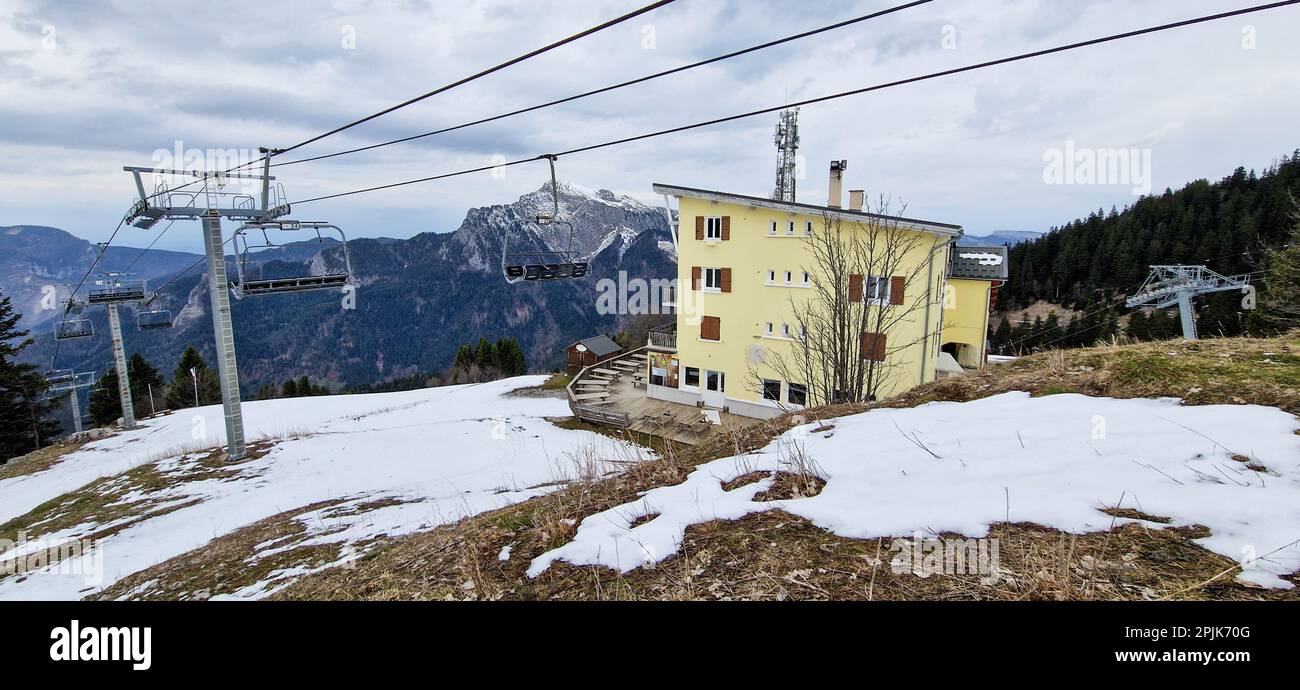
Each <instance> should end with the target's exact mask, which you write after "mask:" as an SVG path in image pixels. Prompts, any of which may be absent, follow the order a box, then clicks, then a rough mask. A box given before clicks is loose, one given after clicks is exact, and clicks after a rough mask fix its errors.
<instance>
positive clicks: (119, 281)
mask: <svg viewBox="0 0 1300 690" xmlns="http://www.w3.org/2000/svg"><path fill="white" fill-rule="evenodd" d="M147 298H148V297H147V295H146V294H145V283H144V281H143V280H136V279H133V278H130V277H128V276H127V274H125V273H101V274H100V275H99V277H98V278H96V279H95V282H94V283H93V284H92V285H90V286H88V287H87V288H86V297H85V302H84V304H81V305H80V306H79V307H74V305H75V304H76V299H77V296H76V295H72V296H71V297H69V298H68V308H69V309H70V310H71V309H84V308H86V307H96V306H102V307H104V308H105V310H106V311H108V330H109V335H110V336H111V337H112V342H113V363H114V366H115V367H116V369H117V393H118V396H119V397H120V398H121V400H122V428H123V429H134V428H135V408H134V407H133V406H132V403H131V381H130V380H129V379H128V378H127V373H126V345H125V342H124V341H123V339H122V317H121V315H120V314H119V313H118V310H117V308H118V306H120V305H123V304H135V305H139V304H140V303H142V302H143V301H144V300H145V299H147Z"/></svg>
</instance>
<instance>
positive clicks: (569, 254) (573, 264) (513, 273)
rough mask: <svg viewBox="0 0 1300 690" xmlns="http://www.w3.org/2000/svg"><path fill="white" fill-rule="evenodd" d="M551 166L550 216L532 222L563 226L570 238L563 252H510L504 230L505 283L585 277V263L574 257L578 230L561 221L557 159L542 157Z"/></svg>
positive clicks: (502, 247)
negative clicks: (556, 173) (556, 168)
mask: <svg viewBox="0 0 1300 690" xmlns="http://www.w3.org/2000/svg"><path fill="white" fill-rule="evenodd" d="M545 158H546V161H547V163H549V164H550V166H551V202H552V206H551V208H552V211H551V215H549V216H548V215H544V214H540V213H539V214H537V216H536V217H535V218H534V219H533V222H535V223H536V224H537V225H539V226H544V225H564V226H567V227H568V228H569V237H568V240H567V242H566V245H565V249H564V251H559V250H555V249H549V248H548V249H544V250H536V251H516V252H514V253H511V251H510V232H509V231H508V230H507V231H506V232H505V233H503V235H502V238H501V274H502V276H503V277H504V278H505V280H506V283H507V284H510V285H514V284H515V283H520V282H523V281H526V280H563V279H566V278H582V277H583V276H585V275H587V268H588V265H587V262H585V261H575V260H574V259H575V258H576V257H574V256H573V237H574V235H575V234H576V233H577V228H576V227H574V225H573V223H572V222H571V221H568V220H561V219H560V217H559V216H560V188H559V185H558V184H557V182H556V180H555V161H556V156H552V155H548V156H546V157H545Z"/></svg>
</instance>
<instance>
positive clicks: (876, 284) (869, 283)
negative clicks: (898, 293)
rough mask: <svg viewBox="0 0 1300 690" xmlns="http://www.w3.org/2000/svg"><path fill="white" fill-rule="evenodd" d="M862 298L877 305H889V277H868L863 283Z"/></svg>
mask: <svg viewBox="0 0 1300 690" xmlns="http://www.w3.org/2000/svg"><path fill="white" fill-rule="evenodd" d="M862 298H863V299H864V300H865V301H867V302H874V303H876V304H888V303H889V276H866V277H865V278H864V279H863V283H862Z"/></svg>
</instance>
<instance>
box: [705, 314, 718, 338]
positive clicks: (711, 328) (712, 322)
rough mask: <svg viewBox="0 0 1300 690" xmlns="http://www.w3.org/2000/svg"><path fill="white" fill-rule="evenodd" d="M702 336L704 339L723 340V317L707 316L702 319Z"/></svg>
mask: <svg viewBox="0 0 1300 690" xmlns="http://www.w3.org/2000/svg"><path fill="white" fill-rule="evenodd" d="M700 338H701V339H702V340H722V319H720V318H718V317H716V316H706V317H704V318H703V319H701V320H700Z"/></svg>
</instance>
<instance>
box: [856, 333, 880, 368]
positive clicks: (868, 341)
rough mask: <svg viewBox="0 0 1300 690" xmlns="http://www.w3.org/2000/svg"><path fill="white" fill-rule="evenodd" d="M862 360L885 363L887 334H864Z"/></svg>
mask: <svg viewBox="0 0 1300 690" xmlns="http://www.w3.org/2000/svg"><path fill="white" fill-rule="evenodd" d="M862 358H863V359H867V360H871V361H873V362H883V361H885V334H884V333H863V334H862Z"/></svg>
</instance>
